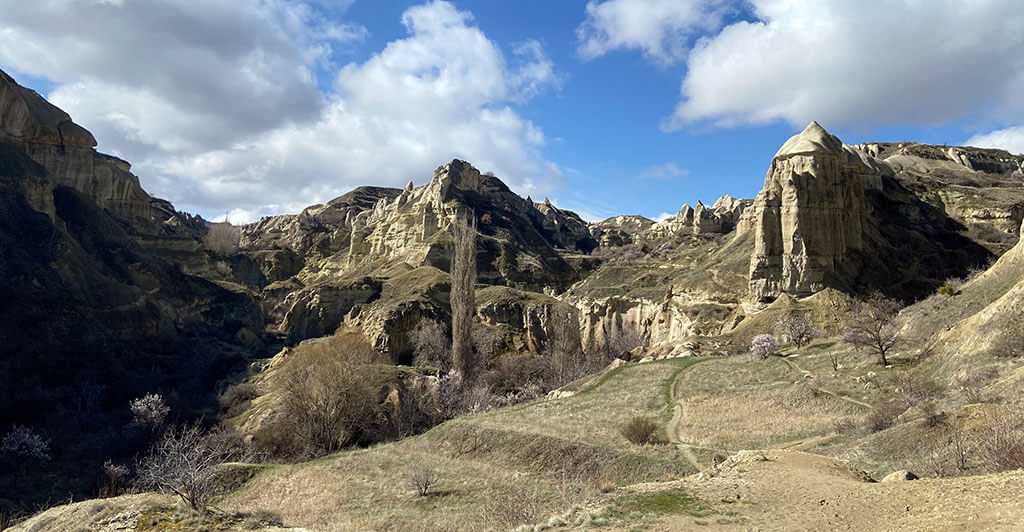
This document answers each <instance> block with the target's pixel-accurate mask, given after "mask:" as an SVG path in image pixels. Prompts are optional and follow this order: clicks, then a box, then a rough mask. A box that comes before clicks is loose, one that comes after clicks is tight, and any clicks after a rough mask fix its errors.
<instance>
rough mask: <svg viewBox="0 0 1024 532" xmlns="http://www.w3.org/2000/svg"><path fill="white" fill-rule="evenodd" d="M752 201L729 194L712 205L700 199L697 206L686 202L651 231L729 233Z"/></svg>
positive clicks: (665, 234)
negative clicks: (691, 205)
mask: <svg viewBox="0 0 1024 532" xmlns="http://www.w3.org/2000/svg"><path fill="white" fill-rule="evenodd" d="M752 203H753V200H748V199H736V198H734V197H732V196H730V195H728V194H726V195H725V196H722V197H720V198H718V201H716V202H715V204H714V205H712V206H711V207H708V206H706V205H704V204H703V203H701V202H700V201H698V202H697V207H696V208H694V207H690V206H689V205H687V204H685V203H684V204H683V206H682V208H680V209H679V212H678V213H677V214H676V215H675V216H670V217H669V218H666V219H665V220H663V221H661V222H659V223H657V224H655V225H654V226H653V227H651V228H650V230H649V232H650V234H651V235H654V236H662V237H663V236H670V235H673V234H685V233H693V234H702V233H728V232H730V231H732V230H733V229H735V228H736V226H737V224H739V223H740V220H741V218H742V217H743V213H744V211H745V210H746V209H747V207H749V206H750V205H751V204H752Z"/></svg>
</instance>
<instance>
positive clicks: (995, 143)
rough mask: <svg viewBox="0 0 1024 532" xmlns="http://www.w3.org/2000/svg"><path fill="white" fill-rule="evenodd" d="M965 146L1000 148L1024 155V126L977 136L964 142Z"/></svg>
mask: <svg viewBox="0 0 1024 532" xmlns="http://www.w3.org/2000/svg"><path fill="white" fill-rule="evenodd" d="M964 145H965V146H975V147H978V148H999V149H1002V150H1006V151H1008V152H1010V153H1013V154H1024V126H1017V127H1010V128H1006V129H999V130H996V131H992V132H990V133H985V134H983V135H975V136H973V137H971V138H969V139H967V140H966V141H964Z"/></svg>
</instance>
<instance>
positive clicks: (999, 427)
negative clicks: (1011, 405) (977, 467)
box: [977, 412, 1024, 473]
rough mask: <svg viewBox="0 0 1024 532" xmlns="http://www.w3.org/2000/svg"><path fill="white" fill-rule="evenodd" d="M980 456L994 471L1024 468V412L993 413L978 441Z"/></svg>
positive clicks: (985, 465)
mask: <svg viewBox="0 0 1024 532" xmlns="http://www.w3.org/2000/svg"><path fill="white" fill-rule="evenodd" d="M977 452H978V457H979V458H980V459H981V463H982V466H983V467H984V468H985V469H986V470H988V471H989V472H992V473H998V472H1000V471H1010V470H1014V469H1024V414H1022V413H1021V412H1013V413H1009V414H1007V413H1003V414H993V415H992V416H991V417H989V419H988V420H987V423H986V426H985V428H984V431H983V432H982V433H981V436H980V438H979V441H978V447H977Z"/></svg>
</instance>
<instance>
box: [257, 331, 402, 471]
mask: <svg viewBox="0 0 1024 532" xmlns="http://www.w3.org/2000/svg"><path fill="white" fill-rule="evenodd" d="M384 367H385V366H384V365H383V359H382V358H381V356H380V354H379V353H377V352H376V351H375V350H374V349H373V347H372V346H370V344H369V343H368V342H367V341H366V340H365V339H364V338H363V337H362V336H361V335H358V334H355V333H353V334H349V333H344V334H342V335H341V336H336V337H333V338H331V340H330V341H327V342H322V343H320V344H315V345H314V346H312V347H309V348H307V349H306V350H304V351H302V352H299V353H296V356H294V357H293V358H292V359H291V360H289V364H288V365H287V366H286V367H283V368H282V369H281V372H280V377H279V378H280V379H281V380H280V381H279V386H278V389H279V390H281V408H280V412H279V415H278V416H277V417H276V418H275V419H274V420H272V421H271V422H269V423H267V424H266V426H265V427H264V428H262V429H261V430H260V432H259V433H258V434H257V435H256V436H257V440H258V444H259V446H260V447H261V448H264V450H266V451H267V452H269V453H270V454H273V455H277V456H279V457H283V458H309V457H318V456H322V455H325V454H328V453H331V452H334V451H337V450H339V449H341V448H342V447H345V446H347V445H352V444H356V443H360V442H361V441H364V440H366V441H369V440H373V439H375V435H372V434H371V433H372V432H373V431H374V430H377V429H379V428H380V426H381V425H382V424H383V419H384V418H385V417H386V415H385V413H384V412H383V411H382V409H383V408H384V407H382V406H381V397H380V390H381V389H383V388H384V387H385V383H384V380H385V373H384V372H383V369H382V368H384Z"/></svg>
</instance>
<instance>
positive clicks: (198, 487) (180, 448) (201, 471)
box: [138, 425, 244, 514]
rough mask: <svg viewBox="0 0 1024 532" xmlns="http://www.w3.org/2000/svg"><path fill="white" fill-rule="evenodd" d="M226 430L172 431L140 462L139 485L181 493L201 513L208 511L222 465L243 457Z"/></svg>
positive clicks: (165, 491) (180, 495) (198, 427)
mask: <svg viewBox="0 0 1024 532" xmlns="http://www.w3.org/2000/svg"><path fill="white" fill-rule="evenodd" d="M224 436H226V435H225V434H222V433H217V432H214V433H211V434H206V435H204V434H203V430H202V428H201V427H200V426H199V425H192V426H187V427H182V428H181V429H178V430H170V431H168V432H167V433H165V434H164V436H163V437H162V438H161V439H160V441H158V442H157V443H156V444H155V445H154V446H153V448H152V449H151V450H150V452H149V454H148V455H147V456H146V457H145V458H144V459H143V460H142V461H141V462H140V463H139V467H138V470H139V478H138V483H139V486H140V487H141V488H143V489H152V490H157V491H160V492H164V493H173V494H175V495H177V496H178V497H179V498H180V499H181V500H182V502H184V503H185V504H187V505H188V507H189V508H191V509H192V510H193V511H196V512H198V513H202V514H205V513H208V512H209V504H210V501H211V499H212V498H213V496H214V495H215V493H214V492H215V490H214V487H215V483H214V481H215V479H216V476H217V470H218V468H219V467H220V465H221V464H223V463H224V462H227V461H229V460H237V459H243V458H244V456H243V453H242V452H240V449H239V448H238V447H237V446H236V445H233V444H232V440H231V439H229V438H227V437H224Z"/></svg>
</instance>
